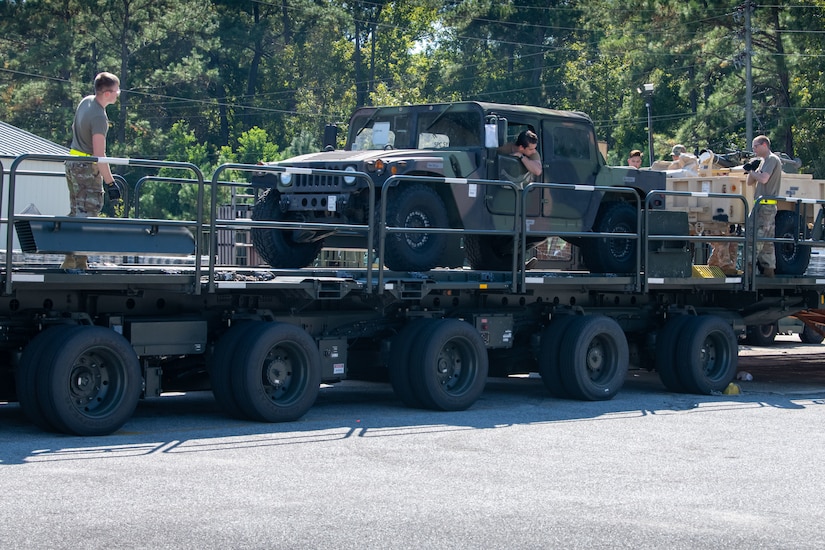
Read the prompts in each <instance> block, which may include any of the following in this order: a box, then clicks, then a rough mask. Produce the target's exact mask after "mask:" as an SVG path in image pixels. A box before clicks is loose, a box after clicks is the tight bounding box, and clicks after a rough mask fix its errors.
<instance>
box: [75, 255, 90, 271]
mask: <svg viewBox="0 0 825 550" xmlns="http://www.w3.org/2000/svg"><path fill="white" fill-rule="evenodd" d="M74 258H75V269H82V270H83V271H86V270H87V269H89V261H88V258H87V257H86V256H75V257H74Z"/></svg>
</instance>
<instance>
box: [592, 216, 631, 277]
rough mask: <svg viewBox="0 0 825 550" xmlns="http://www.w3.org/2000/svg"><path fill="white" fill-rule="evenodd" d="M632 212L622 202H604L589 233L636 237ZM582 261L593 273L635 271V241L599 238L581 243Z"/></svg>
mask: <svg viewBox="0 0 825 550" xmlns="http://www.w3.org/2000/svg"><path fill="white" fill-rule="evenodd" d="M636 222H637V220H636V209H635V208H634V207H633V205H631V204H629V203H626V202H620V201H616V202H606V203H603V204H602V205H601V206H600V207H599V212H598V214H597V215H596V221H595V222H594V223H593V231H594V232H596V233H636V231H637V223H636ZM581 251H582V259H583V260H584V263H585V265H586V266H587V268H588V269H589V270H590V271H591V272H593V273H632V272H635V271H636V241H634V240H632V239H611V238H607V237H599V238H595V239H582V249H581Z"/></svg>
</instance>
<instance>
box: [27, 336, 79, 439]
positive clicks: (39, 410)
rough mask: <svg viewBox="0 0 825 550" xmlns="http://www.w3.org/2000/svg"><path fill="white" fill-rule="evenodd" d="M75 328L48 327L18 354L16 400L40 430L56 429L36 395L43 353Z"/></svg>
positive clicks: (59, 342) (41, 369) (61, 340)
mask: <svg viewBox="0 0 825 550" xmlns="http://www.w3.org/2000/svg"><path fill="white" fill-rule="evenodd" d="M76 328H77V325H59V326H55V327H50V328H48V329H46V330H44V331H43V332H41V333H40V334H38V335H37V336H35V337H34V338H32V340H31V341H30V342H29V343H28V344H27V345H26V347H25V349H24V350H23V353H22V355H21V356H20V363H19V364H18V366H17V371H16V372H15V385H16V390H17V400H18V402H19V403H20V408H21V409H23V414H24V415H25V416H26V418H28V419H29V420H30V421H31V422H32V424H34V425H35V426H37V427H38V428H40V429H41V430H46V431H55V430H56V428H55V426H54V425H52V423H51V422H49V421H48V420H47V419H46V414H45V413H44V412H43V407H42V406H41V405H40V401H39V400H38V397H37V388H38V380H39V378H40V377H41V376H43V375H42V374H41V373H42V371H43V361H42V358H43V355H44V353H46V352H47V351H48V349H50V348H51V347H52V346H55V345H60V344H61V343H62V342H63V340H65V339H66V338H67V337H69V336H68V335H70V334H71V332H72V331H73V330H74V329H76Z"/></svg>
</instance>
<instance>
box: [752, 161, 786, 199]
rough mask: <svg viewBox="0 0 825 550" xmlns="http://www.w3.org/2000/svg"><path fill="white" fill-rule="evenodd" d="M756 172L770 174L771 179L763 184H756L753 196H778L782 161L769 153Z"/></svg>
mask: <svg viewBox="0 0 825 550" xmlns="http://www.w3.org/2000/svg"><path fill="white" fill-rule="evenodd" d="M758 170H759V171H760V172H765V173H767V174H770V175H771V177H770V178H768V181H767V182H765V183H764V184H762V183H757V184H756V189H755V190H754V193H755V196H757V197H759V196H765V197H776V196H779V185H780V183H782V159H780V158H779V157H778V156H776V155H775V154H773V153H771V154H770V155H768V156H767V157H765V158H764V159H762V163H761V164H760V165H759V168H758Z"/></svg>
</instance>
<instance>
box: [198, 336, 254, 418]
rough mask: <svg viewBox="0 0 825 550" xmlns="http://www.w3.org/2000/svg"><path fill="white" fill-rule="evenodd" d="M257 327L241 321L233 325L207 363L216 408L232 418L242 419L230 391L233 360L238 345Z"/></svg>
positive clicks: (242, 415) (241, 412) (216, 345)
mask: <svg viewBox="0 0 825 550" xmlns="http://www.w3.org/2000/svg"><path fill="white" fill-rule="evenodd" d="M257 326H258V324H256V323H255V322H254V321H242V322H239V323H236V324H234V325H233V326H232V327H230V328H229V330H227V331H226V332H225V333H223V334H222V335H221V337H220V338H219V339H218V342H217V343H216V344H215V349H214V350H213V352H212V356H211V357H210V358H209V361H208V363H207V368H208V369H209V381H210V385H211V387H212V395H214V396H215V401H216V402H217V403H218V406H219V407H220V408H221V409H223V411H224V412H225V413H226V414H228V415H229V416H231V417H232V418H244V413H243V411H242V410H241V407H240V405H238V402H237V401H236V400H235V393H234V391H233V389H232V384H233V380H232V378H233V377H232V363H233V358H234V357H235V354H236V350H237V348H238V343H239V342H240V341H241V340H242V339H243V338H244V337H245V336H246V335H247V334H248V333H249V332H252V331H254V330H256V327H257Z"/></svg>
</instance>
